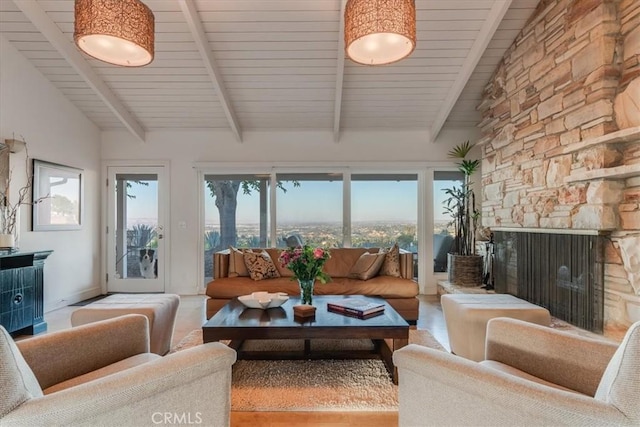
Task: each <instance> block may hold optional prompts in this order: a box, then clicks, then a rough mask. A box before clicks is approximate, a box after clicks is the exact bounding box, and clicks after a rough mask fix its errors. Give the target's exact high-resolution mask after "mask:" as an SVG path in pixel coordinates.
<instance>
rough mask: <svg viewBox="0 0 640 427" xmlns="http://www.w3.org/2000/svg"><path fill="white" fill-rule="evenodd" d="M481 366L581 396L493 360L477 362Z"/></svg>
mask: <svg viewBox="0 0 640 427" xmlns="http://www.w3.org/2000/svg"><path fill="white" fill-rule="evenodd" d="M479 363H480V364H481V365H483V366H486V367H487V368H491V369H494V370H496V371H500V372H504V373H505V374H509V375H513V376H516V377H518V378H522V379H525V380H528V381H533V382H534V383H537V384H542V385H545V386H547V387H553V388H557V389H558V390H564V391H570V392H572V393H578V394H581V393H579V392H577V391H575V390H571V389H570V388H567V387H563V386H561V385H558V384H554V383H552V382H549V381H545V380H543V379H542V378H538V377H535V376H533V375H531V374H529V373H527V372H525V371H521V370H520V369H518V368H514V367H513V366H509V365H506V364H504V363H500V362H496V361H495V360H482V361H480V362H479Z"/></svg>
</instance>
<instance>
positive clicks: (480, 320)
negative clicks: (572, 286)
mask: <svg viewBox="0 0 640 427" xmlns="http://www.w3.org/2000/svg"><path fill="white" fill-rule="evenodd" d="M440 302H441V304H442V312H443V314H444V319H445V322H446V324H447V333H448V334H449V344H450V346H451V352H452V353H455V354H457V355H458V356H462V357H464V358H467V359H471V360H475V361H481V360H484V343H485V336H486V330H487V322H488V321H489V320H490V319H493V318H494V317H511V318H513V319H520V320H524V321H527V322H532V323H537V324H538V325H543V326H550V325H551V315H550V314H549V310H547V309H546V308H543V307H540V306H537V305H535V304H531V303H530V302H527V301H525V300H522V299H520V298H517V297H514V296H513V295H508V294H487V295H477V294H447V295H442V297H441V298H440Z"/></svg>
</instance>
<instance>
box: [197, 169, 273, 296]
mask: <svg viewBox="0 0 640 427" xmlns="http://www.w3.org/2000/svg"><path fill="white" fill-rule="evenodd" d="M269 181H270V177H269V175H268V174H267V175H257V174H246V175H208V174H207V175H205V176H204V184H205V185H204V270H205V273H204V278H205V284H206V283H208V282H209V281H210V280H211V279H212V278H213V253H214V252H217V251H220V250H223V249H228V248H229V246H235V247H254V248H255V247H267V246H268V241H269V240H268V239H269V233H268V231H269Z"/></svg>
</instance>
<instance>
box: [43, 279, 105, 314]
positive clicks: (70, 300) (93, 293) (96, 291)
mask: <svg viewBox="0 0 640 427" xmlns="http://www.w3.org/2000/svg"><path fill="white" fill-rule="evenodd" d="M98 295H102V288H101V287H100V286H99V285H98V286H93V287H91V288H89V289H86V290H84V291H81V292H77V293H75V294H72V295H68V296H66V297H64V298H62V299H61V300H58V301H46V302H45V304H44V306H45V309H44V312H45V313H48V312H50V311H54V310H58V309H59V308H63V307H67V306H68V305H70V304H75V303H77V302H80V301H84V300H86V299H89V298H93V297H97V296H98Z"/></svg>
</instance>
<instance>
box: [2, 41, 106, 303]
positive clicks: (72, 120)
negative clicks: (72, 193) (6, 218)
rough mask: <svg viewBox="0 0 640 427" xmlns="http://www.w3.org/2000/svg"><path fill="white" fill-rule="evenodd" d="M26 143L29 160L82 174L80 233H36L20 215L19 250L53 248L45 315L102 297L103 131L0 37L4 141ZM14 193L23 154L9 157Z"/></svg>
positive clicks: (26, 212)
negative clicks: (82, 194)
mask: <svg viewBox="0 0 640 427" xmlns="http://www.w3.org/2000/svg"><path fill="white" fill-rule="evenodd" d="M14 136H15V138H16V139H24V140H25V141H26V142H27V145H28V150H29V156H30V157H32V158H36V159H41V160H46V161H50V162H54V163H61V164H64V165H68V166H73V167H77V168H81V169H84V218H83V225H82V229H81V230H77V231H48V232H32V231H30V230H31V207H30V206H23V207H22V212H21V216H20V242H19V246H20V250H21V251H37V250H48V249H52V250H53V251H54V252H53V254H51V256H50V257H49V258H48V259H47V261H46V262H45V270H44V281H45V285H44V294H45V301H44V303H45V311H50V310H52V309H55V308H58V307H60V306H65V305H68V304H69V303H73V302H77V301H80V300H83V299H85V298H89V297H91V296H95V295H97V294H99V293H100V279H99V272H100V260H101V254H100V244H99V242H100V238H101V235H100V233H99V229H100V216H99V213H100V210H99V209H100V187H99V185H98V184H99V179H100V130H99V129H98V128H97V127H96V126H95V125H94V124H93V123H92V122H91V121H89V120H88V119H87V118H86V116H85V115H84V114H82V113H81V112H80V111H79V110H78V109H77V108H76V107H75V106H73V104H71V103H70V102H69V101H68V100H67V99H66V98H65V97H64V96H63V95H62V93H60V91H59V90H58V89H57V88H55V87H54V86H53V85H52V84H51V83H50V82H49V81H48V80H47V79H46V78H45V77H44V76H43V75H42V74H40V72H39V71H38V70H37V69H36V68H34V67H33V66H32V65H31V64H30V63H29V62H28V61H27V59H26V58H25V57H24V56H22V55H21V54H20V53H19V52H18V51H17V50H16V49H15V48H13V46H11V45H10V44H9V42H8V41H7V40H6V39H4V38H3V37H1V36H0V138H2V139H6V138H12V137H14ZM11 164H12V167H13V180H14V182H15V184H14V182H12V192H13V191H14V190H15V188H16V187H21V186H22V185H23V184H24V181H25V179H26V174H25V153H24V151H23V152H21V153H16V154H11Z"/></svg>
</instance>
